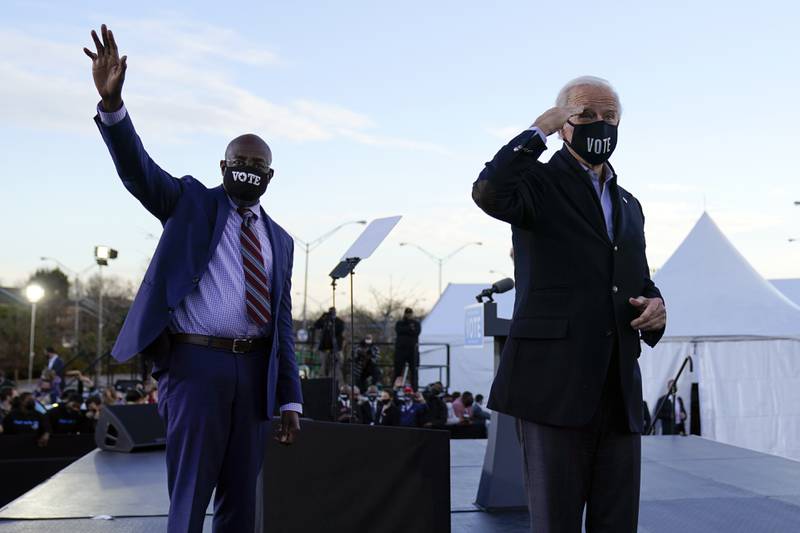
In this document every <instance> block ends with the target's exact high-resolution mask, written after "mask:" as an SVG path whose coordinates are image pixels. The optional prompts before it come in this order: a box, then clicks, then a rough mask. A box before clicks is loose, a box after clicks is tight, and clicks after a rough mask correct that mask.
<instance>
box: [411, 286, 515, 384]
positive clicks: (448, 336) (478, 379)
mask: <svg viewBox="0 0 800 533" xmlns="http://www.w3.org/2000/svg"><path fill="white" fill-rule="evenodd" d="M491 284H492V282H487V283H485V284H477V283H450V284H448V285H447V288H445V290H444V292H443V293H442V295H441V296H440V297H439V300H438V301H437V302H436V305H434V306H433V309H431V311H430V313H428V315H427V316H426V317H425V320H423V322H422V333H421V334H420V337H419V340H420V343H426V342H429V343H433V342H436V343H447V344H449V345H450V390H451V391H459V392H463V391H465V390H468V391H470V392H472V393H473V394H483V395H484V396H485V397H487V398H488V397H489V388H490V387H491V385H492V378H493V377H494V346H493V343H492V339H489V338H487V339H484V343H483V347H477V348H476V347H473V346H464V308H465V307H466V306H468V305H472V304H474V303H477V302H476V300H475V296H476V295H477V294H478V293H480V292H481V291H482V290H483V289H485V288H487V287H489V286H491ZM495 301H496V302H497V314H498V315H499V316H501V317H503V318H511V313H512V311H513V308H514V291H510V292H507V293H505V294H498V295H495ZM445 360H446V357H445V353H444V351H443V350H441V349H436V348H433V347H427V346H424V345H422V346H421V347H420V364H422V365H426V364H428V365H443V364H445ZM438 377H439V373H438V371H437V370H433V369H430V370H421V371H420V374H419V382H420V385H426V384H428V383H431V382H433V381H436V380H437V379H438Z"/></svg>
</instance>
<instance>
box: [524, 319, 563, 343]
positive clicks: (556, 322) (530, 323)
mask: <svg viewBox="0 0 800 533" xmlns="http://www.w3.org/2000/svg"><path fill="white" fill-rule="evenodd" d="M568 331H569V320H568V319H566V318H518V319H515V320H514V321H513V322H512V323H511V331H510V334H511V336H512V337H514V338H519V339H563V338H565V337H566V336H567V332H568Z"/></svg>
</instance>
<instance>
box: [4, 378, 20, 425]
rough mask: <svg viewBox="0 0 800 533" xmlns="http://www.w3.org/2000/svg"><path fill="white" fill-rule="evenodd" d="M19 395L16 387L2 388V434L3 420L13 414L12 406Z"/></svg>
mask: <svg viewBox="0 0 800 533" xmlns="http://www.w3.org/2000/svg"><path fill="white" fill-rule="evenodd" d="M17 395H18V393H17V389H16V388H14V387H9V386H4V387H2V388H0V433H2V432H3V419H5V417H6V416H8V414H9V413H10V412H11V404H12V402H13V401H14V398H16V397H17Z"/></svg>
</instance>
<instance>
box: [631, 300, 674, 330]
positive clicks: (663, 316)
mask: <svg viewBox="0 0 800 533" xmlns="http://www.w3.org/2000/svg"><path fill="white" fill-rule="evenodd" d="M628 303H630V304H631V305H632V306H633V307H635V308H636V310H637V311H639V313H640V314H639V318H637V319H636V320H634V321H633V322H631V327H632V328H633V329H638V330H641V331H655V330H659V329H661V328H663V327H664V326H665V325H666V323H667V309H666V307H664V300H662V299H661V298H645V297H644V296H639V297H638V298H629V299H628Z"/></svg>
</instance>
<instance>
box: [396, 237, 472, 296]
mask: <svg viewBox="0 0 800 533" xmlns="http://www.w3.org/2000/svg"><path fill="white" fill-rule="evenodd" d="M473 244H474V245H476V246H482V245H483V243H482V242H480V241H473V242H468V243H466V244H463V245H461V246H459V247H458V248H456V249H455V250H453V251H452V252H450V253H449V254H447V255H445V256H441V257H439V256H438V255H435V254H432V253H431V252H429V251H428V250H426V249H425V248H423V247H422V246H420V245H419V244H415V243H413V242H401V243H400V246H413V247H414V248H416V249H417V250H419V251H420V252H422V253H424V254H425V255H427V256H428V257H430V258H431V259H433V260H434V261H436V263H437V264H438V265H439V294H440V295H441V294H442V266H443V265H444V264H445V263H446V262H447V261H448V260H449V259H451V258H452V257H453V256H454V255H456V254H457V253H458V252H460V251H461V250H463V249H464V248H466V247H467V246H472V245H473Z"/></svg>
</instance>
